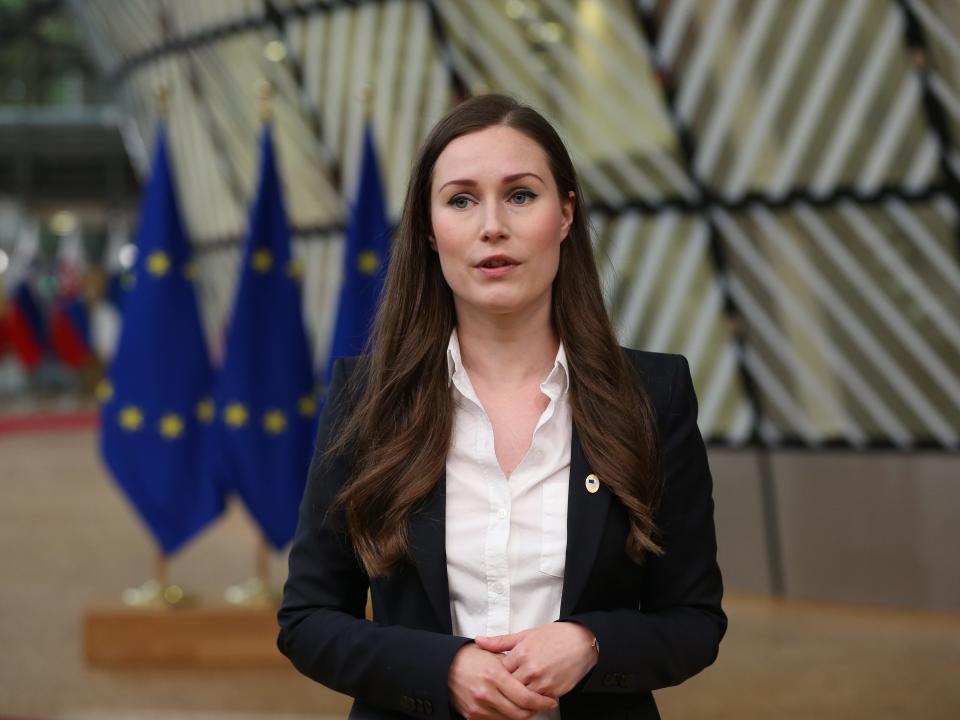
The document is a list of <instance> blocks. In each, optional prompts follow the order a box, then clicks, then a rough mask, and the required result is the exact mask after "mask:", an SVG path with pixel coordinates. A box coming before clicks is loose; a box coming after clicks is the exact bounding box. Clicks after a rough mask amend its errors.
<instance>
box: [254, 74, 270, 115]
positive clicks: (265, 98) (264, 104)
mask: <svg viewBox="0 0 960 720" xmlns="http://www.w3.org/2000/svg"><path fill="white" fill-rule="evenodd" d="M257 96H258V97H259V98H260V122H262V123H264V124H266V123H269V122H272V121H273V83H271V82H270V81H269V80H261V81H260V82H259V83H257Z"/></svg>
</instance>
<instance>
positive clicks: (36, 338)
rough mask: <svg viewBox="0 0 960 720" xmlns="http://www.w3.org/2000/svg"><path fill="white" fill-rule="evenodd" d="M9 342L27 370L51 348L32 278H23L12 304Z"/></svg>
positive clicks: (39, 360) (33, 367) (38, 362)
mask: <svg viewBox="0 0 960 720" xmlns="http://www.w3.org/2000/svg"><path fill="white" fill-rule="evenodd" d="M8 322H9V324H8V327H9V330H8V332H9V336H10V337H9V342H10V345H11V346H12V347H13V350H14V352H15V353H16V355H17V358H18V359H19V360H20V364H21V365H22V366H23V368H24V369H25V370H35V369H36V368H37V367H39V365H40V363H41V362H42V361H43V356H44V354H45V353H46V351H47V349H48V347H49V340H48V337H47V328H46V323H45V322H44V319H43V312H42V311H41V309H40V304H39V303H38V302H37V296H36V293H35V292H34V291H33V287H32V285H31V284H30V279H29V278H27V277H24V278H22V279H21V280H20V281H19V282H18V283H17V285H16V288H15V289H14V291H13V296H12V298H11V303H10V317H9V321H8Z"/></svg>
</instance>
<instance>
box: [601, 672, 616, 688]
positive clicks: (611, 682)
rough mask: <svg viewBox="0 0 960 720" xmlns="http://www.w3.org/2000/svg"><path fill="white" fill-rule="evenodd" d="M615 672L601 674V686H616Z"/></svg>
mask: <svg viewBox="0 0 960 720" xmlns="http://www.w3.org/2000/svg"><path fill="white" fill-rule="evenodd" d="M617 682H618V681H617V674H616V673H607V674H606V675H604V676H603V686H604V687H616V685H617Z"/></svg>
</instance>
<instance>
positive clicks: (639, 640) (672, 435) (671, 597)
mask: <svg viewBox="0 0 960 720" xmlns="http://www.w3.org/2000/svg"><path fill="white" fill-rule="evenodd" d="M675 358H676V360H677V362H676V368H675V371H674V378H673V382H672V390H671V393H670V399H669V401H668V407H667V411H666V414H665V416H664V417H663V418H661V419H660V422H659V425H660V428H661V464H662V470H663V483H664V484H663V492H662V496H661V501H660V506H659V510H658V512H657V515H656V517H657V525H658V530H659V533H660V535H659V538H660V545H661V547H662V548H663V550H664V554H663V555H661V556H659V557H657V556H648V557H647V559H646V561H645V568H644V574H643V588H642V591H641V605H640V608H639V609H637V610H634V609H627V608H624V609H616V610H608V611H595V612H585V613H580V614H575V615H571V616H569V617H564V618H560V620H566V621H571V622H577V623H580V624H581V625H584V626H586V627H587V628H589V629H590V630H591V631H592V632H593V633H594V635H596V637H597V641H598V643H599V647H600V656H599V659H598V661H597V665H596V666H595V667H594V669H593V670H592V671H591V672H590V673H589V674H588V675H587V677H586V678H585V680H584V681H583V683H582V685H581V686H580V690H581V692H600V693H636V692H648V691H651V690H656V689H657V688H662V687H667V686H670V685H677V684H679V683H681V682H683V681H684V680H686V679H687V678H689V677H691V676H692V675H695V674H696V673H698V672H700V671H701V670H702V669H704V668H705V667H707V666H708V665H710V664H711V663H712V662H713V661H714V660H715V659H716V656H717V652H718V649H719V644H720V640H721V638H722V637H723V635H724V633H725V632H726V627H727V617H726V615H725V614H724V612H723V610H722V608H721V606H720V601H721V597H722V595H723V585H722V581H721V577H720V569H719V567H718V565H717V560H716V555H717V543H716V533H715V530H714V523H713V497H712V485H713V482H712V479H711V476H710V469H709V467H708V465H707V454H706V448H705V447H704V443H703V439H702V437H701V436H700V431H699V429H698V428H697V400H696V396H695V394H694V390H693V381H692V379H691V377H690V368H689V365H688V364H687V361H686V359H685V358H684V357H683V356H675Z"/></svg>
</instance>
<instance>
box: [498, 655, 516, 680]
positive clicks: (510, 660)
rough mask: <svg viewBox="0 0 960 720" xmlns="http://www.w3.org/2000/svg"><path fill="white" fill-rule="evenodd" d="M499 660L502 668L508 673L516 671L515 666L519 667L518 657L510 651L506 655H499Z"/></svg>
mask: <svg viewBox="0 0 960 720" xmlns="http://www.w3.org/2000/svg"><path fill="white" fill-rule="evenodd" d="M500 662H501V663H503V668H504V669H505V670H506V671H507V672H508V673H510V674H511V675H512V674H513V673H514V672H516V670H517V668H518V667H520V659H519V657H518V656H516V655H513V654H512V653H507V654H506V655H501V656H500Z"/></svg>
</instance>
